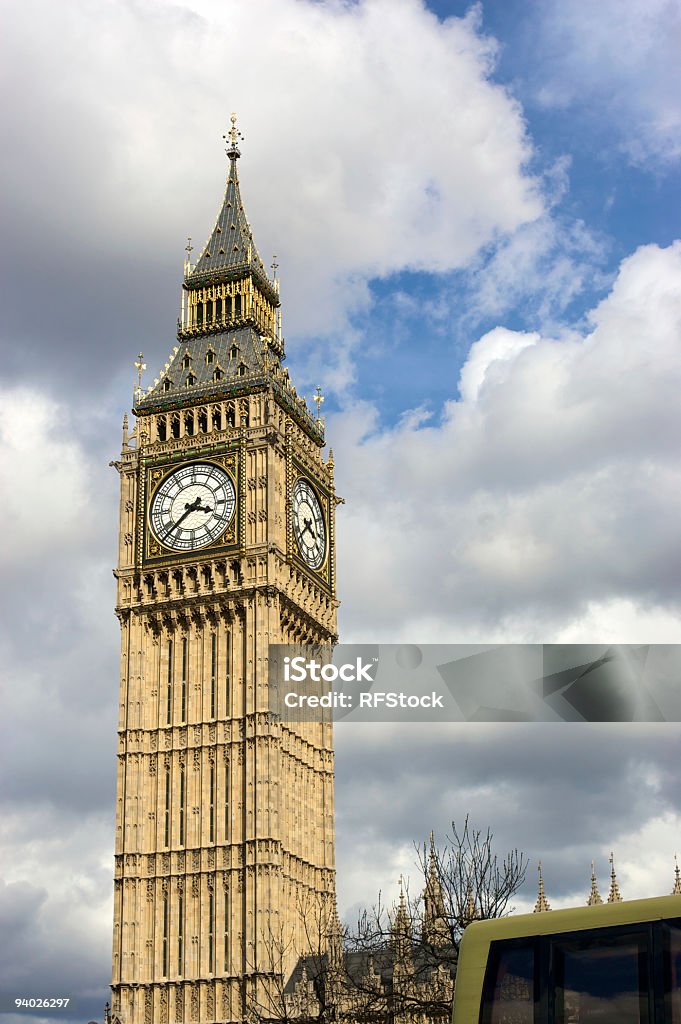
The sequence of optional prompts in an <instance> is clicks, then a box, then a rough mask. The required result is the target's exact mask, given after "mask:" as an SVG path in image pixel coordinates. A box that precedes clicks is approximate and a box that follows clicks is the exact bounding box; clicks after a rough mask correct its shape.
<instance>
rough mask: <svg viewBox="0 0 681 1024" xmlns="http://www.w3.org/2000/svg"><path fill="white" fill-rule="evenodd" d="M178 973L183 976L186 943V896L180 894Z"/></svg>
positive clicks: (178, 904)
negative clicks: (183, 950)
mask: <svg viewBox="0 0 681 1024" xmlns="http://www.w3.org/2000/svg"><path fill="white" fill-rule="evenodd" d="M177 914H178V921H177V973H178V974H180V975H181V974H182V956H183V952H182V943H183V941H184V896H183V894H182V893H180V895H179V897H178V900H177Z"/></svg>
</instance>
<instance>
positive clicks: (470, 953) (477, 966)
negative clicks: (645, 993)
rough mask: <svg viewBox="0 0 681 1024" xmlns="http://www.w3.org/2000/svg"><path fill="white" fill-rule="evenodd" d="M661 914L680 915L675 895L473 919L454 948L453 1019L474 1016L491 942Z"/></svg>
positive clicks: (469, 1020)
mask: <svg viewBox="0 0 681 1024" xmlns="http://www.w3.org/2000/svg"><path fill="white" fill-rule="evenodd" d="M665 918H681V896H656V897H654V898H651V899H646V900H627V901H623V902H622V903H599V904H597V905H596V906H593V907H588V906H585V907H570V908H569V909H567V910H546V911H544V912H543V913H541V914H515V915H513V914H511V915H510V916H509V917H498V918H494V919H492V920H490V921H473V922H472V924H469V925H468V927H467V928H466V930H465V932H464V933H463V939H462V940H461V946H460V947H459V962H458V966H457V971H456V988H455V991H454V1014H453V1018H452V1020H453V1024H473V1022H477V1020H478V1016H479V1013H480V996H481V993H482V985H483V981H484V977H485V970H486V967H487V959H488V957H489V947H490V943H491V942H496V941H498V940H499V939H520V938H529V937H530V936H533V935H553V934H557V933H561V932H576V931H584V930H586V929H588V928H607V927H608V926H611V925H623V924H637V923H639V922H644V921H659V920H662V919H665Z"/></svg>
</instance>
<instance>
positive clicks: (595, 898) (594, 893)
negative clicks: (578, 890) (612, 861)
mask: <svg viewBox="0 0 681 1024" xmlns="http://www.w3.org/2000/svg"><path fill="white" fill-rule="evenodd" d="M602 902H603V899H602V897H601V894H600V893H599V891H598V884H597V882H596V865H595V864H594V862H593V861H591V892H590V893H589V898H588V900H587V901H586V905H587V907H595V906H597V905H598V904H599V903H602Z"/></svg>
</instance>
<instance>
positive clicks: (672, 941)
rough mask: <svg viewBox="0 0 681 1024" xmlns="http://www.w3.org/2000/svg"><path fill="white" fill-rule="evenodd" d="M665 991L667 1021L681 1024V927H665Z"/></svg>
mask: <svg viewBox="0 0 681 1024" xmlns="http://www.w3.org/2000/svg"><path fill="white" fill-rule="evenodd" d="M665 933H666V934H665V940H666V941H665V947H666V955H665V975H666V976H665V980H664V981H665V986H664V987H665V990H666V998H667V1007H666V1009H667V1019H668V1020H669V1021H670V1024H681V927H679V926H678V925H665Z"/></svg>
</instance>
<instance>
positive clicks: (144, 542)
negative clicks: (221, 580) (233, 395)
mask: <svg viewBox="0 0 681 1024" xmlns="http://www.w3.org/2000/svg"><path fill="white" fill-rule="evenodd" d="M196 462H204V463H209V464H213V465H215V466H217V467H218V468H219V469H222V470H223V471H224V472H226V473H227V474H228V476H229V477H230V479H231V481H232V485H233V487H234V495H235V499H236V500H235V508H234V514H233V516H232V518H231V520H230V522H229V525H228V526H227V527H226V528H225V529H224V530H223V532H222V533H221V534H220V535H219V536H218V537H216V538H215V540H213V541H211V542H210V543H209V544H206V545H204V546H203V547H200V548H194V549H193V550H190V551H186V550H182V551H178V550H177V549H175V548H171V547H169V546H167V545H165V544H163V543H162V542H161V541H159V540H158V539H157V538H156V537H155V535H154V532H153V530H152V529H151V515H150V513H151V503H152V501H153V498H154V496H155V494H156V492H157V490H158V488H159V487H160V486H161V485H162V484H163V482H164V481H165V480H166V479H167V478H168V477H169V476H170V475H171V473H174V472H175V471H176V470H177V469H181V468H183V467H184V466H191V465H193V464H194V463H196ZM241 463H242V460H241V459H240V457H239V453H238V452H236V451H231V452H226V453H224V454H218V453H216V452H205V453H202V452H196V453H192V456H191V457H190V458H187V457H185V458H183V459H181V460H180V459H177V458H175V459H171V458H167V459H163V460H162V461H158V462H154V463H151V464H148V465H145V466H144V468H143V470H142V474H141V480H140V505H141V509H142V515H141V520H142V522H141V531H140V538H141V551H140V556H141V558H140V560H141V563H142V565H143V566H144V567H145V568H150V567H152V566H153V567H156V566H167V565H176V564H178V563H186V562H200V561H202V560H204V559H206V558H214V557H215V556H216V555H220V554H223V553H232V554H233V553H235V552H236V551H237V550H238V549H239V547H240V545H241V543H242V538H243V537H244V536H245V508H244V502H243V500H242V494H243V487H242V480H241Z"/></svg>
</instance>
